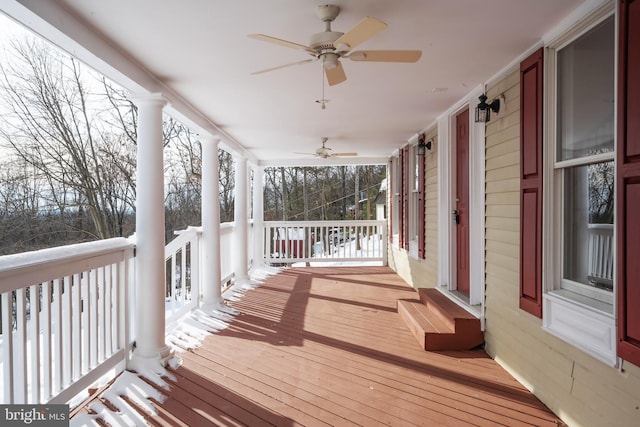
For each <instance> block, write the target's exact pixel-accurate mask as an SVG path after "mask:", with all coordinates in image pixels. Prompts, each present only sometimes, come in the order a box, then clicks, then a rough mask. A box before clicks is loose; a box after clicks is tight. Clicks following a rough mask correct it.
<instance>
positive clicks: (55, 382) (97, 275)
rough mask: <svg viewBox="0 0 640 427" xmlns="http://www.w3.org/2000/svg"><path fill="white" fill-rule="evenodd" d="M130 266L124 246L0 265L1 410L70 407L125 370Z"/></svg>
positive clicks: (68, 250)
mask: <svg viewBox="0 0 640 427" xmlns="http://www.w3.org/2000/svg"><path fill="white" fill-rule="evenodd" d="M132 260H133V243H132V242H130V241H129V240H127V239H124V238H116V239H109V240H102V241H97V242H90V243H81V244H77V245H69V246H64V247H59V248H51V249H44V250H40V251H34V252H26V253H22V254H16V255H8V256H4V257H0V298H1V302H2V304H1V306H0V309H1V313H0V318H1V320H2V323H1V328H2V336H1V340H2V342H1V343H0V348H2V355H1V359H0V364H1V365H2V369H1V374H0V375H1V376H2V380H1V383H2V384H3V387H2V396H0V402H2V403H5V404H9V403H14V404H20V403H25V404H26V403H45V402H48V403H66V402H68V401H69V400H70V399H72V398H73V397H74V396H75V395H77V394H78V393H80V392H81V391H82V390H84V389H86V388H87V387H89V386H90V385H92V384H93V383H95V382H96V381H97V380H98V379H100V378H101V377H102V376H103V375H105V374H107V373H109V372H111V371H116V372H119V371H122V370H123V369H124V367H125V363H126V359H127V354H128V350H129V346H130V330H129V324H128V314H127V313H128V306H127V305H128V303H129V301H130V295H129V291H130V289H131V286H130V285H131V283H132V274H133V273H132V271H133V267H132Z"/></svg>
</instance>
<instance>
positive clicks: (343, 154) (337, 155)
mask: <svg viewBox="0 0 640 427" xmlns="http://www.w3.org/2000/svg"><path fill="white" fill-rule="evenodd" d="M357 155H358V153H333V154H332V156H333V157H347V156H357Z"/></svg>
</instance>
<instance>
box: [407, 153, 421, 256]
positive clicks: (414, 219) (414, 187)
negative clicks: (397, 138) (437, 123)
mask: <svg viewBox="0 0 640 427" xmlns="http://www.w3.org/2000/svg"><path fill="white" fill-rule="evenodd" d="M409 171H410V173H409V185H410V187H409V212H408V214H409V215H408V220H409V255H411V256H413V257H414V258H417V257H418V229H419V225H418V221H420V220H421V218H422V216H421V215H420V212H419V207H418V198H419V194H418V177H419V175H420V173H419V171H418V146H417V145H412V146H411V147H410V148H409Z"/></svg>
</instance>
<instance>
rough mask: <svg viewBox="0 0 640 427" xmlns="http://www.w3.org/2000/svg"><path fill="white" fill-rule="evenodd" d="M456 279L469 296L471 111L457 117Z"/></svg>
mask: <svg viewBox="0 0 640 427" xmlns="http://www.w3.org/2000/svg"><path fill="white" fill-rule="evenodd" d="M455 206H456V208H455V210H454V211H453V221H454V222H455V223H456V225H455V227H456V278H457V289H458V291H459V292H462V293H464V294H465V295H469V110H468V109H467V110H465V111H463V112H462V113H460V114H458V115H457V116H456V204H455Z"/></svg>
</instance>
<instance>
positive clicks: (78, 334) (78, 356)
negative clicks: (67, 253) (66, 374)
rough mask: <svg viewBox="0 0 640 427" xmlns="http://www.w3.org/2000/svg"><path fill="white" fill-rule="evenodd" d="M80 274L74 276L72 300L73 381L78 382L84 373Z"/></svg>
mask: <svg viewBox="0 0 640 427" xmlns="http://www.w3.org/2000/svg"><path fill="white" fill-rule="evenodd" d="M80 289H81V285H80V274H78V273H76V274H74V275H73V286H72V299H73V302H72V304H71V307H73V315H72V324H73V327H72V331H73V332H72V335H73V342H72V347H73V348H72V350H71V354H72V358H73V379H74V380H77V379H78V378H80V375H81V372H82V353H81V351H82V329H81V327H82V293H81V291H80Z"/></svg>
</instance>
